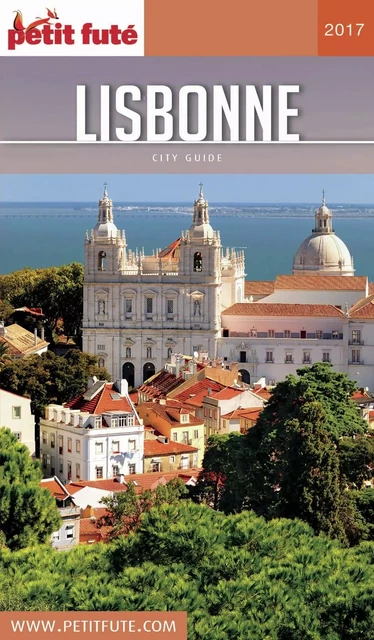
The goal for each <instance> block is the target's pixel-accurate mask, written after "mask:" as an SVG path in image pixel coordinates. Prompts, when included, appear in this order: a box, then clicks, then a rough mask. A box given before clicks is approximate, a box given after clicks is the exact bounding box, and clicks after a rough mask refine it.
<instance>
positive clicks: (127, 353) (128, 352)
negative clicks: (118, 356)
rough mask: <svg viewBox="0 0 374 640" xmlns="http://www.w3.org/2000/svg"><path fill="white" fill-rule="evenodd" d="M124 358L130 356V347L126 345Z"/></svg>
mask: <svg viewBox="0 0 374 640" xmlns="http://www.w3.org/2000/svg"><path fill="white" fill-rule="evenodd" d="M126 358H131V347H126Z"/></svg>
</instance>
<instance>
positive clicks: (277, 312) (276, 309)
mask: <svg viewBox="0 0 374 640" xmlns="http://www.w3.org/2000/svg"><path fill="white" fill-rule="evenodd" d="M295 277H299V276H295ZM318 277H319V276H315V278H318ZM333 277H334V276H331V278H333ZM342 277H344V276H342ZM352 277H354V276H352ZM222 315H223V316H248V317H253V316H266V317H272V316H294V317H305V316H306V317H310V316H316V317H324V318H341V317H343V316H344V314H343V311H341V310H340V309H337V307H334V305H332V304H287V303H267V304H266V303H263V302H237V303H236V304H233V305H232V307H229V308H228V309H225V311H223V312H222Z"/></svg>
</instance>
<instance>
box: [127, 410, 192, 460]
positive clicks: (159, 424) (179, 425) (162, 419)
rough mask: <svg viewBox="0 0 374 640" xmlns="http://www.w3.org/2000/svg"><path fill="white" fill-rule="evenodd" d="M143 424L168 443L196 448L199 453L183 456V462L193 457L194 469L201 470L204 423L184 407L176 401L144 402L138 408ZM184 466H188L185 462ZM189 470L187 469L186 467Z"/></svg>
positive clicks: (189, 453) (183, 454)
mask: <svg viewBox="0 0 374 640" xmlns="http://www.w3.org/2000/svg"><path fill="white" fill-rule="evenodd" d="M138 411H139V415H140V417H141V418H142V419H143V422H144V423H145V424H146V425H148V426H151V427H152V428H153V429H155V430H156V431H158V432H159V433H160V434H161V436H164V437H165V438H167V440H168V442H174V443H178V444H181V443H182V444H185V445H189V446H190V447H193V448H196V449H197V453H192V452H190V451H189V452H188V453H187V452H185V453H182V454H181V457H182V458H183V460H186V461H187V459H189V458H190V455H191V454H192V456H193V467H196V468H200V467H201V466H202V461H203V457H204V421H203V420H202V419H201V418H197V417H195V416H194V415H193V414H192V413H190V411H189V410H188V409H185V408H184V407H183V406H182V407H180V406H179V407H178V406H176V403H175V401H173V402H172V403H171V404H168V401H167V400H160V401H159V402H144V403H143V404H140V405H139V407H138ZM194 456H195V457H194ZM184 464H187V462H185V463H184ZM186 468H187V467H186Z"/></svg>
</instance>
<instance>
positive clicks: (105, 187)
mask: <svg viewBox="0 0 374 640" xmlns="http://www.w3.org/2000/svg"><path fill="white" fill-rule="evenodd" d="M107 186H108V183H107V182H104V198H105V197H106V196H107V195H108V191H107Z"/></svg>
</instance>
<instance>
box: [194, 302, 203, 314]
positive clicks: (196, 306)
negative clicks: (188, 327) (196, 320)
mask: <svg viewBox="0 0 374 640" xmlns="http://www.w3.org/2000/svg"><path fill="white" fill-rule="evenodd" d="M193 314H194V316H201V302H200V300H194V303H193Z"/></svg>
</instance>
